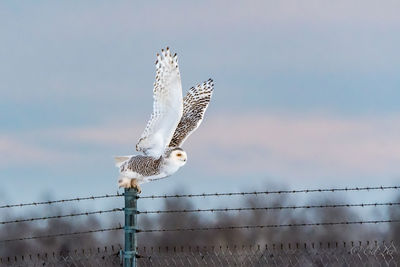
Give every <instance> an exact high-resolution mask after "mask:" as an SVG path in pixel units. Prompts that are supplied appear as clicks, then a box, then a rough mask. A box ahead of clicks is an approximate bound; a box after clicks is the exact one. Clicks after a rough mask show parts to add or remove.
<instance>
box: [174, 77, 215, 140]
mask: <svg viewBox="0 0 400 267" xmlns="http://www.w3.org/2000/svg"><path fill="white" fill-rule="evenodd" d="M213 90H214V82H213V80H212V79H209V80H208V81H206V82H204V83H202V84H198V85H197V86H196V87H192V88H190V89H189V91H188V93H187V94H186V96H185V98H184V99H183V115H182V118H181V120H180V122H179V124H178V127H177V128H176V130H175V133H174V135H173V137H172V139H171V142H170V143H169V147H179V146H181V145H182V144H183V142H184V141H185V140H186V138H188V136H189V135H190V134H191V133H193V132H194V131H195V130H196V129H197V127H199V125H200V123H201V122H202V121H203V117H204V113H205V112H206V109H207V107H208V104H209V103H210V100H211V97H212V93H213Z"/></svg>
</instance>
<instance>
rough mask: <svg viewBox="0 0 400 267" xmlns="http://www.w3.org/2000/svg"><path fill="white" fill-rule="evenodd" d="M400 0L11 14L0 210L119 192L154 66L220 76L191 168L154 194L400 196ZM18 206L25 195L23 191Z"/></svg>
mask: <svg viewBox="0 0 400 267" xmlns="http://www.w3.org/2000/svg"><path fill="white" fill-rule="evenodd" d="M399 8H400V4H399V3H398V2H397V1H385V2H384V3H383V2H378V1H370V0H367V1H335V2H328V1H301V2H298V1H279V2H277V1H247V2H243V1H202V2H196V3H194V2H183V1H168V2H164V1H152V2H151V3H149V2H146V3H144V2H143V3H134V2H130V1H119V2H109V1H85V2H81V1H57V2H54V1H35V3H34V4H33V3H32V2H28V1H18V2H15V1H3V2H1V3H0V32H1V45H0V47H1V49H0V92H1V98H0V179H1V181H2V187H1V189H0V193H3V197H2V200H1V201H3V200H4V201H7V202H21V201H31V200H38V199H41V198H43V196H48V194H49V192H51V194H50V195H51V196H52V197H53V198H60V197H70V196H77V195H78V196H84V195H89V194H102V193H110V192H116V191H117V186H116V180H117V170H116V168H115V167H114V165H113V159H112V158H113V156H114V155H120V154H130V153H132V152H133V149H134V145H135V143H136V141H137V139H138V137H139V136H140V134H141V132H142V130H143V129H144V127H145V124H146V122H147V119H148V118H149V115H150V113H151V108H152V84H153V80H154V76H155V72H154V69H155V68H154V61H155V54H156V53H157V52H158V51H159V50H160V49H161V48H163V47H165V46H167V45H168V46H170V47H171V49H172V50H173V51H174V52H177V53H178V56H179V63H180V70H181V74H182V82H183V87H184V88H186V89H188V88H189V87H191V86H192V85H195V84H197V83H199V82H202V81H204V80H207V79H208V78H210V77H212V78H213V79H214V80H215V94H214V98H213V100H212V103H211V105H210V108H209V109H208V111H207V114H206V119H205V120H204V123H203V124H202V126H201V127H200V128H199V130H198V131H197V132H196V133H195V134H193V135H192V136H191V137H190V139H188V141H187V142H186V143H185V144H184V148H185V149H186V150H187V152H188V157H189V162H188V164H187V165H186V166H185V167H184V168H183V169H181V170H180V171H179V172H178V173H177V174H176V175H174V176H173V177H170V178H169V179H166V180H163V181H160V182H155V183H152V184H148V185H145V186H144V188H143V189H144V193H146V194H160V193H168V192H172V191H175V190H181V189H184V190H186V191H187V192H189V191H190V192H203V191H205V192H210V191H211V192H214V191H229V190H254V189H260V188H265V186H267V185H275V186H277V187H283V186H285V187H291V188H303V187H321V186H352V185H360V186H362V185H380V184H396V183H398V181H399V169H398V162H399V160H400V135H399V133H400V123H399V122H400V105H399V104H398V99H400V90H399V86H400V78H399V75H398V73H399V70H400V53H399V52H398V47H400V36H399V34H398V32H399V30H400V18H399V16H398V10H399ZM21 193H22V194H21Z"/></svg>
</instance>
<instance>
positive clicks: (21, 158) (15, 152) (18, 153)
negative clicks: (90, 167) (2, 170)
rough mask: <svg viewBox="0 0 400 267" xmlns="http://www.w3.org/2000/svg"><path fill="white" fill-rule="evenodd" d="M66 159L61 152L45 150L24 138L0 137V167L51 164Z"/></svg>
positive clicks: (66, 156) (65, 155)
mask: <svg viewBox="0 0 400 267" xmlns="http://www.w3.org/2000/svg"><path fill="white" fill-rule="evenodd" d="M68 158H69V157H68V155H67V154H65V153H64V152H62V151H56V150H53V149H46V148H44V147H42V146H40V145H39V144H35V143H29V142H26V141H24V138H17V137H11V136H7V135H0V167H9V166H12V165H19V166H21V167H22V166H25V167H26V166H32V165H42V164H51V163H55V162H61V161H63V160H67V159H68Z"/></svg>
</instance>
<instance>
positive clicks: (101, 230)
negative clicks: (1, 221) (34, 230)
mask: <svg viewBox="0 0 400 267" xmlns="http://www.w3.org/2000/svg"><path fill="white" fill-rule="evenodd" d="M122 229H124V228H123V227H122V226H117V227H113V228H102V229H96V230H89V231H79V232H72V233H60V234H52V235H41V236H28V237H20V238H13V239H3V240H0V243H7V242H14V241H25V240H33V239H42V238H54V237H65V236H74V235H82V234H92V233H100V232H109V231H117V230H122Z"/></svg>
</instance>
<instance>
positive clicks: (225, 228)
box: [0, 219, 400, 243]
mask: <svg viewBox="0 0 400 267" xmlns="http://www.w3.org/2000/svg"><path fill="white" fill-rule="evenodd" d="M398 222H400V219H393V220H371V221H342V222H317V223H290V224H268V225H240V226H216V227H193V228H172V229H144V230H140V229H137V230H136V232H137V233H154V232H182V231H208V230H237V229H256V228H259V229H263V228H279V227H304V226H334V225H354V224H360V225H362V224H378V223H398ZM122 229H124V227H122V226H117V227H113V228H102V229H96V230H88V231H78V232H71V233H59V234H51V235H42V236H29V237H20V238H13V239H3V240H0V243H7V242H14V241H25V240H33V239H43V238H55V237H65V236H74V235H81V234H92V233H99V232H109V231H117V230H122Z"/></svg>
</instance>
